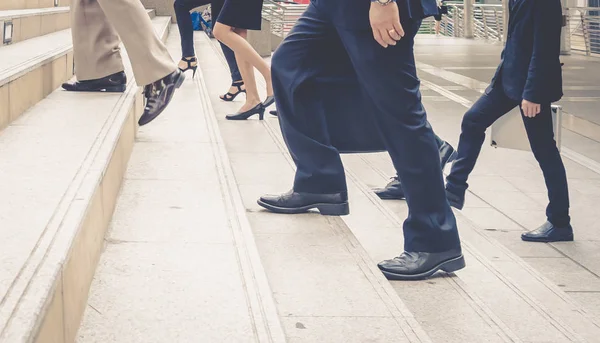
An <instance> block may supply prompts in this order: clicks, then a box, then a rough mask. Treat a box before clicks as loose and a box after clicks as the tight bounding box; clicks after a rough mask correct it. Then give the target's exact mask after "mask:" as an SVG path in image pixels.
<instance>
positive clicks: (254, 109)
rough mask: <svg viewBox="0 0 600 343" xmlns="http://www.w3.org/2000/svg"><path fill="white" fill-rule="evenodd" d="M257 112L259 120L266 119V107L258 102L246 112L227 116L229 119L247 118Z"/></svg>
mask: <svg viewBox="0 0 600 343" xmlns="http://www.w3.org/2000/svg"><path fill="white" fill-rule="evenodd" d="M255 114H258V119H259V120H263V119H265V108H264V107H263V104H258V105H256V106H254V107H252V108H251V109H249V110H248V111H246V112H242V113H236V114H230V115H227V116H226V117H225V118H227V120H246V119H248V118H250V117H252V116H253V115H255Z"/></svg>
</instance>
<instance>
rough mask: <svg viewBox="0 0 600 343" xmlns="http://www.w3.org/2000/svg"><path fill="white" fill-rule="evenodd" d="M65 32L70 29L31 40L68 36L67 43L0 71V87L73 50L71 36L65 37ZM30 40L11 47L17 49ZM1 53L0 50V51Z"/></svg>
mask: <svg viewBox="0 0 600 343" xmlns="http://www.w3.org/2000/svg"><path fill="white" fill-rule="evenodd" d="M67 31H68V32H70V31H71V29H65V30H60V31H56V32H53V33H50V34H47V35H43V36H39V37H36V38H33V39H37V40H43V39H48V40H50V39H52V38H54V36H59V35H65V36H68V37H69V38H68V42H65V43H63V44H62V45H59V46H58V47H53V48H52V49H49V50H46V51H44V52H43V53H40V54H37V55H35V56H32V57H30V58H28V59H26V60H25V61H22V62H20V63H18V64H16V65H13V66H11V67H7V68H5V69H2V70H0V87H2V86H4V85H6V84H8V83H10V82H12V81H15V80H17V79H18V78H21V77H23V76H24V75H26V74H28V73H30V72H32V71H35V70H36V69H37V68H40V67H42V66H44V65H46V64H48V63H50V62H52V61H54V60H56V59H58V58H60V57H62V56H64V55H66V54H68V53H69V52H71V51H72V50H73V43H72V41H71V35H67ZM31 40H32V39H28V40H25V41H21V42H18V43H15V44H14V45H11V47H17V46H19V44H23V43H26V42H30V41H31ZM29 44H31V43H29ZM0 52H1V50H0Z"/></svg>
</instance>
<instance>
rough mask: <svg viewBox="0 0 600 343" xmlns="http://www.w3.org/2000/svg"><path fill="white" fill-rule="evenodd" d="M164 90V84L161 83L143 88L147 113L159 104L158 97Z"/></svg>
mask: <svg viewBox="0 0 600 343" xmlns="http://www.w3.org/2000/svg"><path fill="white" fill-rule="evenodd" d="M164 89H165V86H164V83H163V82H162V80H161V81H158V82H155V83H154V84H149V85H147V86H146V87H144V97H145V98H146V108H145V110H146V111H149V110H151V109H153V108H154V107H156V105H158V103H159V102H160V95H161V94H162V92H163V90H164Z"/></svg>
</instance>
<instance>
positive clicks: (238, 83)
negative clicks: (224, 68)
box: [219, 81, 246, 102]
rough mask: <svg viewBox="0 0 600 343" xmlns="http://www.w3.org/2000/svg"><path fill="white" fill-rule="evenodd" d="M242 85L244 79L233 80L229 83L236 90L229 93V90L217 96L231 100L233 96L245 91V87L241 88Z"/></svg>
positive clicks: (233, 98) (224, 99)
mask: <svg viewBox="0 0 600 343" xmlns="http://www.w3.org/2000/svg"><path fill="white" fill-rule="evenodd" d="M243 85H244V81H235V82H234V83H232V84H231V87H237V89H238V91H237V92H235V93H231V92H227V93H225V94H223V95H221V96H220V97H219V98H221V100H223V101H227V102H229V101H233V100H235V98H236V97H237V96H238V95H240V94H242V93H246V90H245V89H242V86H243Z"/></svg>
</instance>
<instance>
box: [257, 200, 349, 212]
mask: <svg viewBox="0 0 600 343" xmlns="http://www.w3.org/2000/svg"><path fill="white" fill-rule="evenodd" d="M257 203H258V204H259V205H260V206H262V207H264V208H266V209H267V210H269V211H271V212H273V213H281V214H300V213H306V212H308V211H310V210H312V209H315V208H316V209H317V210H318V211H319V213H321V214H322V215H324V216H345V215H348V214H350V205H349V204H348V203H347V202H345V203H342V204H325V203H317V204H311V205H307V206H302V207H294V208H289V207H278V206H273V205H270V204H267V203H266V202H264V201H262V200H258V202H257Z"/></svg>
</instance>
